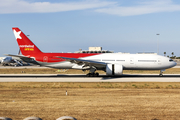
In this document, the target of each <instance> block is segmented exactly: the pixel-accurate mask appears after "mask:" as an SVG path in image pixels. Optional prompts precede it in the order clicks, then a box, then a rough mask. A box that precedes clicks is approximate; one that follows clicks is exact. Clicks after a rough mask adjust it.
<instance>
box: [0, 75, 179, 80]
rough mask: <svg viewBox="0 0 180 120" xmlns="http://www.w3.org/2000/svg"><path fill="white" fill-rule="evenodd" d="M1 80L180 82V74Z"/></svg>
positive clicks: (19, 76)
mask: <svg viewBox="0 0 180 120" xmlns="http://www.w3.org/2000/svg"><path fill="white" fill-rule="evenodd" d="M0 82H180V74H166V75H164V76H162V77H160V76H159V75H157V74H146V75H135V74H133V75H122V76H113V77H112V76H106V75H100V76H99V77H86V75H74V74H71V75H57V74H23V75H22V74H1V75H0Z"/></svg>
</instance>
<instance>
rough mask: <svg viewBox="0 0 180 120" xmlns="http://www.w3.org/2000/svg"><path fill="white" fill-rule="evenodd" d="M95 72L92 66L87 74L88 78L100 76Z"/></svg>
mask: <svg viewBox="0 0 180 120" xmlns="http://www.w3.org/2000/svg"><path fill="white" fill-rule="evenodd" d="M95 71H96V68H95V67H93V66H92V67H91V68H90V70H89V73H88V74H87V76H88V77H97V76H99V73H98V72H96V73H95Z"/></svg>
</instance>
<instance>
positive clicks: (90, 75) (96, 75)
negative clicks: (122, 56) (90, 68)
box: [87, 72, 99, 77]
mask: <svg viewBox="0 0 180 120" xmlns="http://www.w3.org/2000/svg"><path fill="white" fill-rule="evenodd" d="M98 76H99V73H98V72H96V73H88V74H87V77H98Z"/></svg>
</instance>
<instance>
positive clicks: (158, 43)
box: [156, 34, 160, 55]
mask: <svg viewBox="0 0 180 120" xmlns="http://www.w3.org/2000/svg"><path fill="white" fill-rule="evenodd" d="M156 35H157V54H158V55H159V39H158V36H159V35H160V34H156Z"/></svg>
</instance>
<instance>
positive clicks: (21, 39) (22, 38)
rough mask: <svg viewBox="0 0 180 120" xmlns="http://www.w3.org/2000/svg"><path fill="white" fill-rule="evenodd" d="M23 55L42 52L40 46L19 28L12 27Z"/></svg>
mask: <svg viewBox="0 0 180 120" xmlns="http://www.w3.org/2000/svg"><path fill="white" fill-rule="evenodd" d="M12 30H13V32H14V35H15V37H16V40H17V42H18V45H19V48H20V50H21V53H22V54H23V55H30V54H36V53H42V52H41V51H40V50H39V48H38V47H37V46H36V45H35V44H34V43H33V42H32V41H31V40H30V39H29V38H28V37H27V36H26V35H25V34H24V33H23V32H22V31H21V30H20V29H19V28H12Z"/></svg>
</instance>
